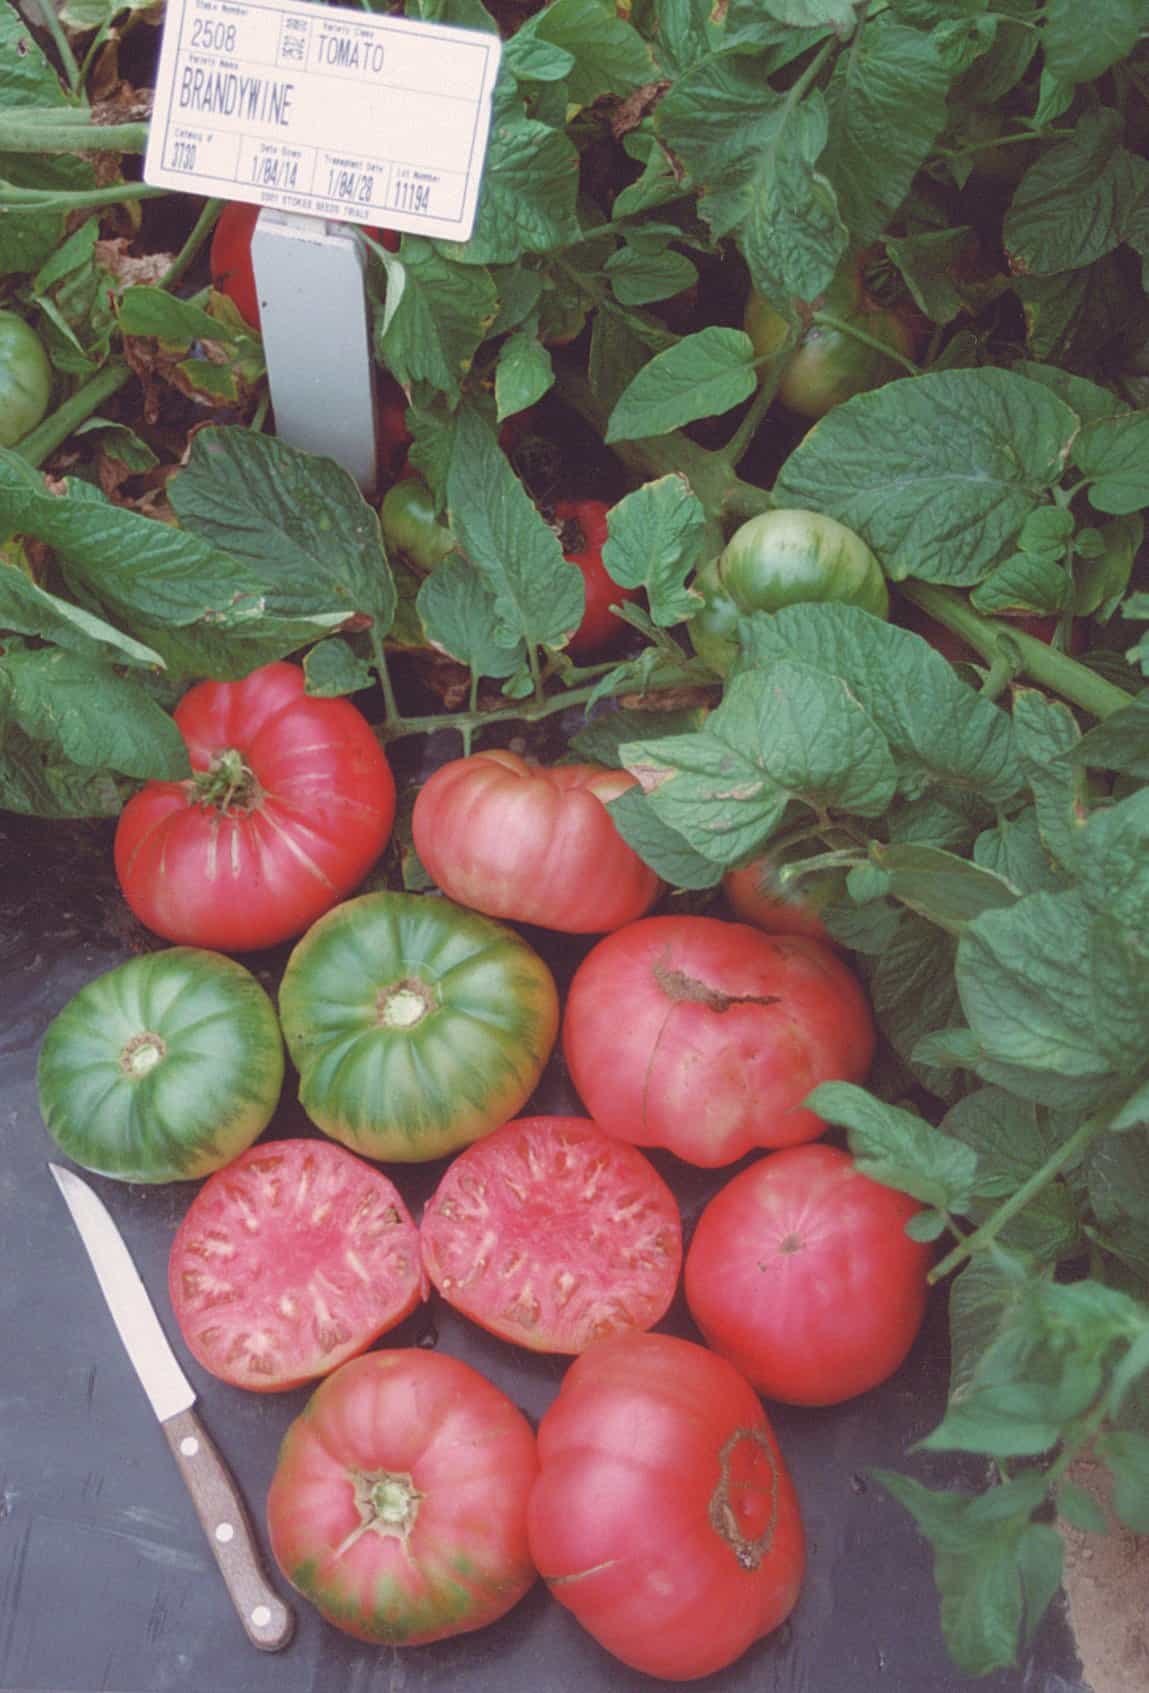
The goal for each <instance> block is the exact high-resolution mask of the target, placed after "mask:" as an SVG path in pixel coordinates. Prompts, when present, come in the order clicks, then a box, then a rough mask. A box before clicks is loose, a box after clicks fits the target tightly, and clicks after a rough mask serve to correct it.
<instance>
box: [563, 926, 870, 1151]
mask: <svg viewBox="0 0 1149 1693" xmlns="http://www.w3.org/2000/svg"><path fill="white" fill-rule="evenodd" d="M874 1040H875V1036H874V1024H873V1019H872V1017H871V1015H870V1008H869V1005H868V1003H867V1001H866V997H865V994H864V993H863V991H862V989H861V987H860V985H859V984H858V982H857V980H856V979H855V977H854V976H853V975H852V974H851V972H850V971H849V970H848V969H847V967H846V965H845V964H844V963H843V962H842V961H841V959H840V958H838V957H837V956H836V954H835V953H834V952H832V951H831V950H830V948H829V947H828V946H824V945H822V944H821V943H820V942H819V941H816V940H810V939H808V938H807V937H805V936H801V935H766V934H762V933H760V932H759V931H758V930H757V929H752V928H750V927H748V926H747V925H746V924H743V923H725V922H723V921H722V920H721V919H719V918H716V917H647V918H644V919H643V920H642V921H641V922H638V923H632V924H630V925H629V926H628V927H627V928H625V929H622V930H620V931H619V932H618V933H617V934H613V935H607V936H606V937H605V939H603V940H601V941H599V942H598V943H597V945H595V946H594V947H592V948H591V950H590V952H589V953H588V954H587V955H586V957H585V958H584V959H583V961H582V963H581V964H580V965H579V967H578V969H577V970H576V971H575V974H574V977H573V980H572V981H571V985H570V991H569V993H568V995H567V1004H566V1013H565V1017H564V1021H563V1052H564V1055H565V1057H566V1062H567V1068H568V1069H569V1071H570V1075H571V1080H572V1081H573V1082H574V1085H575V1088H576V1089H577V1090H578V1094H579V1097H580V1098H581V1100H582V1102H583V1105H584V1106H585V1107H586V1110H587V1112H588V1114H589V1115H590V1116H591V1117H593V1118H594V1120H595V1122H596V1123H598V1125H599V1126H600V1128H603V1129H605V1130H606V1131H607V1133H608V1134H613V1135H618V1137H619V1138H620V1139H621V1140H629V1141H632V1142H634V1144H635V1145H637V1146H664V1147H666V1148H667V1149H668V1150H669V1151H671V1152H673V1153H675V1154H677V1156H678V1157H679V1158H682V1159H683V1160H684V1161H685V1162H686V1163H688V1164H698V1165H701V1166H703V1167H705V1168H715V1167H717V1166H718V1165H721V1164H730V1163H733V1161H734V1160H735V1159H736V1158H741V1157H742V1156H743V1155H744V1154H745V1153H747V1152H751V1151H753V1150H754V1148H755V1147H780V1146H791V1145H795V1144H797V1143H798V1142H800V1141H806V1140H814V1139H815V1138H816V1137H817V1136H818V1135H820V1134H821V1133H822V1132H823V1131H824V1129H825V1127H826V1125H825V1123H824V1122H823V1120H822V1119H821V1118H820V1117H818V1116H816V1115H815V1113H814V1112H813V1111H809V1110H806V1109H804V1108H803V1106H802V1101H803V1099H805V1097H806V1095H807V1094H808V1093H809V1092H810V1091H811V1089H812V1088H815V1087H817V1085H818V1084H819V1082H827V1081H844V1082H861V1081H864V1079H865V1076H866V1073H867V1071H868V1070H869V1067H870V1063H871V1060H872V1058H873V1054H874Z"/></svg>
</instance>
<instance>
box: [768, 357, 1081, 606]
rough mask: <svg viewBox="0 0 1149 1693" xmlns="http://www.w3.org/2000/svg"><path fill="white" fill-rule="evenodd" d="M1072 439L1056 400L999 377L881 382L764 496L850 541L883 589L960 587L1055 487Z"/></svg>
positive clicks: (845, 409) (795, 457)
mask: <svg viewBox="0 0 1149 1693" xmlns="http://www.w3.org/2000/svg"><path fill="white" fill-rule="evenodd" d="M1077 429H1078V420H1077V418H1076V417H1075V415H1074V414H1073V412H1071V411H1070V409H1069V407H1068V406H1066V405H1065V404H1063V402H1062V401H1060V400H1059V399H1058V398H1057V397H1056V395H1054V394H1052V393H1050V392H1049V390H1048V389H1047V388H1045V387H1044V386H1042V385H1041V384H1039V383H1036V382H1029V381H1027V380H1026V379H1025V377H1021V376H1014V375H1013V374H1012V373H1011V372H1009V371H1004V370H953V371H942V372H939V373H938V374H936V375H927V376H919V377H916V378H914V379H913V380H912V381H909V380H907V381H901V382H891V383H888V384H887V385H886V386H885V387H883V388H878V389H875V390H873V391H872V392H870V393H867V394H859V395H857V396H856V398H854V399H852V400H847V401H846V403H845V404H844V405H840V406H837V407H835V409H834V410H833V411H832V412H831V413H830V414H829V416H828V417H825V418H823V419H822V421H821V422H820V423H819V425H818V427H817V428H816V429H812V430H810V432H809V433H808V434H807V435H806V437H805V438H804V440H803V441H802V442H801V443H800V444H799V446H798V447H797V448H796V449H795V451H794V452H793V453H791V455H790V457H789V458H788V459H787V460H786V463H785V464H784V465H783V466H782V470H781V473H780V475H779V477H778V480H777V482H776V484H775V490H774V491H775V496H776V498H777V500H778V503H779V504H781V505H788V506H799V507H805V508H808V509H812V510H814V511H822V512H826V513H828V514H829V515H830V516H831V517H836V518H838V520H839V521H840V522H842V523H844V524H846V526H847V527H848V528H850V529H853V530H855V531H856V532H857V533H858V534H859V535H861V536H862V538H863V540H864V541H866V542H867V544H868V545H869V546H870V547H871V548H872V549H873V551H874V552H875V553H876V554H877V555H878V558H879V560H880V561H881V564H882V567H883V569H884V570H885V572H886V574H887V575H888V576H890V577H891V578H892V579H893V580H894V581H901V580H903V578H906V577H917V578H919V579H920V580H922V581H925V582H948V583H951V584H954V585H958V586H965V585H969V584H971V583H974V582H979V581H981V579H982V578H983V577H984V576H987V575H988V574H989V572H990V570H991V569H992V567H993V566H994V564H995V563H996V562H997V560H998V557H999V555H1000V553H1001V551H1002V548H1003V547H1004V545H1005V544H1006V543H1007V542H1008V541H1009V540H1010V539H1011V538H1012V536H1013V535H1015V534H1016V533H1017V531H1018V529H1019V528H1020V527H1021V525H1022V523H1023V522H1024V521H1025V519H1026V517H1027V516H1028V515H1029V513H1030V512H1031V511H1032V510H1034V508H1035V507H1036V506H1037V505H1038V504H1040V503H1041V501H1042V500H1043V499H1044V498H1046V497H1047V496H1048V492H1049V490H1050V489H1051V488H1052V487H1055V486H1056V485H1057V484H1058V483H1059V482H1060V480H1061V477H1062V475H1063V473H1064V470H1065V464H1066V459H1067V457H1068V454H1069V450H1070V447H1071V444H1072V442H1073V439H1074V436H1075V435H1076V433H1077ZM876 440H880V441H881V442H882V451H881V453H875V452H874V442H875V441H876Z"/></svg>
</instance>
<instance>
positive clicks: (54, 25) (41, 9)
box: [35, 0, 83, 93]
mask: <svg viewBox="0 0 1149 1693" xmlns="http://www.w3.org/2000/svg"><path fill="white" fill-rule="evenodd" d="M35 10H36V12H37V13H38V14H39V16H40V20H41V22H42V23H43V25H44V28H45V29H46V30H47V31H48V34H49V35H50V36H51V37H52V41H53V43H54V45H55V48H56V51H57V53H58V54H59V55H60V64H61V66H62V67H63V70H64V75H65V76H66V78H67V79H68V87H69V88H70V89H71V90H72V91H73V93H74V92H75V91H76V89H78V88H79V87H80V85H81V83H82V82H83V76H82V75H81V72H80V67H79V65H78V64H77V63H76V56H75V54H74V53H73V52H72V44H71V42H70V41H69V40H68V37H67V35H66V33H65V31H64V26H63V24H62V23H61V22H60V19H59V17H58V15H57V13H56V7H55V5H54V4H53V0H37V5H36V8H35Z"/></svg>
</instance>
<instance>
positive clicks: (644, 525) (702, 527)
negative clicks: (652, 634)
mask: <svg viewBox="0 0 1149 1693" xmlns="http://www.w3.org/2000/svg"><path fill="white" fill-rule="evenodd" d="M607 529H608V531H609V535H608V539H607V541H606V543H605V544H604V546H603V549H602V562H603V564H604V565H605V566H606V569H607V573H608V574H609V575H610V576H611V577H612V578H613V580H614V581H615V582H617V583H618V584H619V585H620V586H621V587H623V588H645V589H646V593H647V598H648V600H649V603H650V615H651V618H652V620H653V621H654V623H655V624H656V625H657V626H658V627H659V628H668V627H670V625H672V624H674V623H681V622H682V621H683V620H684V619H685V618H687V617H691V616H692V615H693V614H694V612H696V611H697V610H698V608H699V605H700V604H701V598H700V596H699V595H698V594H696V593H695V592H694V591H693V590H692V589H689V588H687V587H686V586H685V583H686V579H687V578H688V577H689V576H690V575H691V574H692V573H693V572H694V571H695V570H696V569H697V567H698V566H699V564H701V563H702V561H703V555H704V553H705V551H706V548H707V544H708V537H709V526H708V523H707V517H706V511H705V509H704V507H703V505H702V503H701V501H700V500H699V499H698V496H697V495H696V494H695V493H694V492H693V490H692V489H691V487H690V484H689V483H688V482H687V480H686V478H685V477H684V476H682V475H680V474H672V475H670V476H661V477H659V478H658V480H657V481H656V482H646V483H644V484H643V486H642V487H641V488H636V489H635V490H634V491H633V493H630V494H626V495H625V496H624V497H623V498H622V499H621V500H619V501H618V502H617V504H616V505H614V506H612V507H611V510H610V513H609V515H608V517H607Z"/></svg>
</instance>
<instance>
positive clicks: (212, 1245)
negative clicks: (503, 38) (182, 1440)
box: [168, 1140, 426, 1393]
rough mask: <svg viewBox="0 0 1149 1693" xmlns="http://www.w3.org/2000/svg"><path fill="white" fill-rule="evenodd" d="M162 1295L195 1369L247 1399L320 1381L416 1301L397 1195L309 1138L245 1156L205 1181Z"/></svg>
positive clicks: (416, 1268) (419, 1283)
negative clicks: (249, 1393)
mask: <svg viewBox="0 0 1149 1693" xmlns="http://www.w3.org/2000/svg"><path fill="white" fill-rule="evenodd" d="M168 1289H169V1292H170V1295H171V1301H172V1308H173V1309H174V1311H175V1314H176V1320H177V1321H178V1323H179V1326H180V1332H181V1333H182V1335H183V1337H184V1340H185V1342H186V1343H187V1346H188V1349H189V1351H190V1352H191V1353H192V1355H193V1357H195V1358H197V1359H198V1360H199V1362H200V1363H201V1364H202V1365H203V1367H204V1369H205V1370H209V1371H210V1372H211V1374H212V1375H214V1376H218V1377H219V1378H220V1380H221V1381H226V1382H230V1383H231V1384H232V1386H233V1387H246V1388H250V1389H252V1390H254V1391H255V1392H257V1393H273V1392H282V1391H284V1390H285V1389H287V1388H290V1387H299V1386H300V1385H301V1383H303V1382H305V1381H311V1380H313V1379H314V1378H315V1377H316V1376H323V1375H327V1374H329V1373H330V1372H331V1371H332V1370H333V1369H335V1368H336V1367H337V1365H339V1364H342V1363H344V1362H345V1361H346V1360H347V1359H348V1358H351V1357H354V1356H355V1354H356V1353H359V1352H363V1351H364V1350H365V1349H366V1348H367V1347H368V1346H370V1344H371V1342H372V1341H373V1340H376V1339H378V1337H379V1336H380V1335H381V1334H384V1333H386V1331H387V1330H388V1329H390V1328H394V1326H395V1324H396V1323H398V1322H400V1321H402V1319H403V1318H404V1317H406V1316H408V1315H409V1314H410V1313H411V1312H412V1311H413V1310H414V1309H415V1307H416V1305H417V1304H418V1303H419V1301H420V1299H422V1298H423V1297H425V1293H426V1285H425V1281H424V1277H423V1273H422V1267H421V1264H420V1259H419V1231H418V1229H417V1228H416V1226H415V1224H414V1223H413V1222H412V1220H411V1216H410V1214H409V1212H408V1210H407V1207H406V1205H405V1204H404V1203H403V1199H402V1197H401V1195H400V1193H399V1191H398V1189H397V1188H396V1187H395V1185H394V1184H393V1183H392V1182H390V1181H389V1180H388V1179H387V1177H386V1176H385V1175H384V1174H383V1172H382V1171H381V1170H376V1169H374V1168H373V1167H372V1166H371V1165H370V1164H366V1163H364V1162H363V1160H362V1159H361V1158H356V1157H354V1156H353V1155H352V1154H351V1153H350V1152H345V1151H344V1150H343V1149H342V1148H341V1147H338V1146H332V1145H330V1144H328V1143H327V1142H326V1141H316V1140H278V1141H270V1142H268V1143H266V1144H260V1145H259V1146H253V1147H252V1148H251V1149H250V1150H249V1151H248V1152H245V1153H244V1154H243V1156H242V1157H241V1158H237V1159H236V1160H235V1162H234V1163H233V1164H230V1165H228V1166H227V1167H226V1168H225V1169H222V1170H220V1171H219V1172H218V1173H217V1174H216V1175H214V1176H212V1177H211V1178H210V1180H208V1181H207V1182H205V1183H204V1185H203V1187H202V1188H201V1189H200V1191H199V1193H198V1194H197V1195H196V1197H195V1199H193V1201H192V1203H191V1206H190V1208H189V1210H188V1211H187V1213H186V1215H185V1216H184V1219H183V1222H182V1223H181V1224H180V1226H179V1228H178V1229H177V1231H176V1234H175V1238H174V1240H173V1241H172V1247H171V1255H170V1258H169V1260H168Z"/></svg>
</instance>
